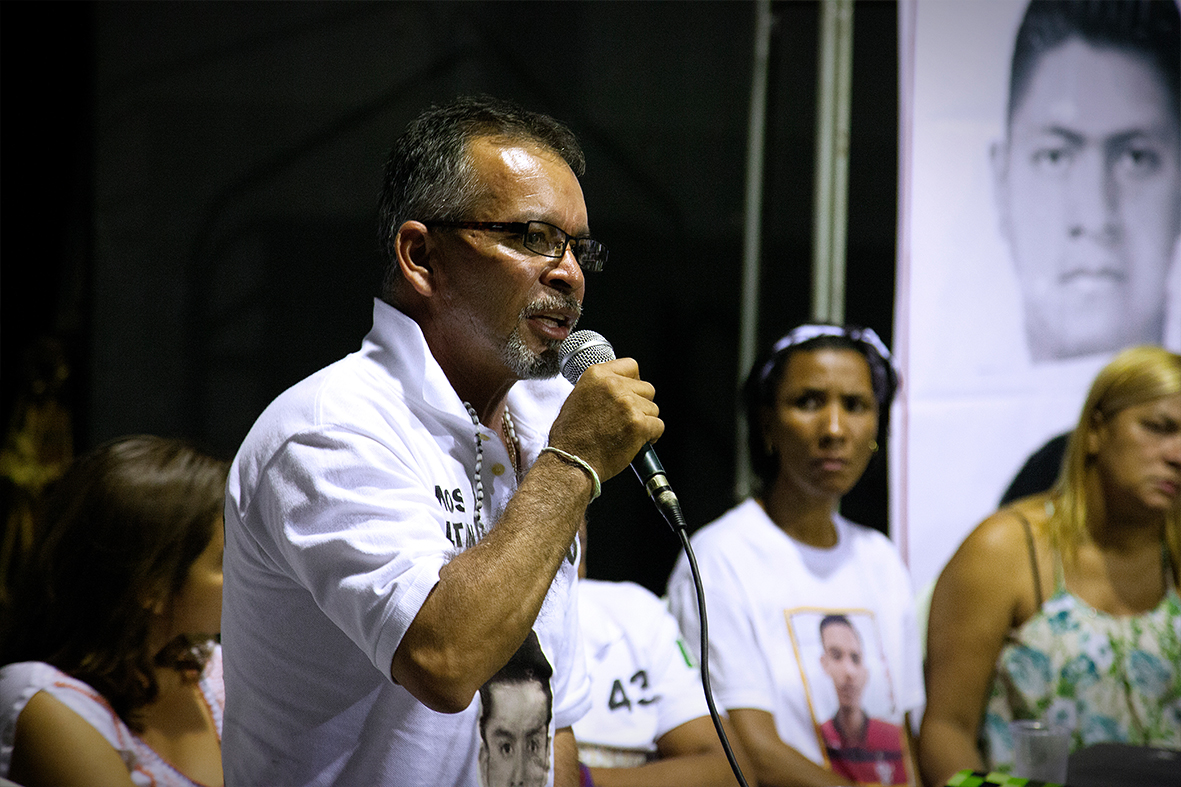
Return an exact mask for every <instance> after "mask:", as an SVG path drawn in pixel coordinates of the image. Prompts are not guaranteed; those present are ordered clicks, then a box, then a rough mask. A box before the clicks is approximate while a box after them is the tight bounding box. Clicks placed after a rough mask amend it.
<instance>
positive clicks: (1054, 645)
mask: <svg viewBox="0 0 1181 787" xmlns="http://www.w3.org/2000/svg"><path fill="white" fill-rule="evenodd" d="M1165 561H1166V562H1165V576H1166V577H1171V576H1172V572H1171V571H1170V570H1169V568H1168V562H1167V561H1168V553H1167V551H1166V553H1165ZM1054 575H1055V589H1054V595H1053V596H1051V597H1050V598H1049V599H1047V600H1046V601H1045V603H1043V604H1042V605H1041V609H1040V611H1039V612H1038V613H1037V614H1035V615H1034V616H1033V617H1031V618H1030V619H1029V620H1027V621H1026V622H1025V623H1024V624H1023V625H1022V626H1021V627H1020V628H1019V629H1017V630H1015V631H1013V632H1010V634H1009V636H1008V638H1007V639H1006V642H1005V644H1004V646H1003V647H1002V648H1001V652H1000V657H999V658H998V659H997V666H996V674H995V676H994V678H993V684H992V691H991V693H990V696H989V699H988V705H987V708H986V710H985V714H984V720H983V723H982V726H981V728H980V741H979V743H980V750H981V752H982V753H983V755H984V760H985V763H986V764H987V765H988V767H989V768H991V769H995V770H1004V771H1007V770H1009V769H1010V768H1011V767H1012V765H1013V740H1012V737H1011V736H1010V735H1009V722H1010V721H1011V720H1013V719H1044V720H1046V721H1051V722H1054V723H1056V724H1060V725H1062V726H1065V727H1068V728H1069V729H1071V730H1073V735H1072V740H1071V751H1074V750H1075V749H1079V748H1082V747H1083V746H1089V745H1091V744H1093V743H1101V742H1116V743H1130V744H1133V745H1138V746H1160V747H1165V748H1170V749H1181V598H1179V597H1178V595H1177V591H1176V589H1175V588H1174V587H1173V585H1172V583H1171V582H1166V584H1168V586H1169V588H1168V590H1167V591H1166V593H1165V595H1164V598H1162V599H1161V601H1160V603H1159V604H1158V605H1157V606H1156V608H1155V609H1151V610H1149V611H1148V612H1145V613H1143V614H1140V615H1131V616H1113V615H1109V614H1107V613H1105V612H1102V611H1100V610H1097V609H1094V608H1093V607H1091V606H1090V605H1089V604H1087V603H1086V602H1085V601H1083V600H1082V599H1080V598H1078V597H1077V596H1075V595H1073V594H1071V593H1070V592H1069V591H1067V590H1066V583H1065V580H1064V578H1063V572H1062V561H1061V557H1060V556H1059V555H1057V554H1055V556H1054Z"/></svg>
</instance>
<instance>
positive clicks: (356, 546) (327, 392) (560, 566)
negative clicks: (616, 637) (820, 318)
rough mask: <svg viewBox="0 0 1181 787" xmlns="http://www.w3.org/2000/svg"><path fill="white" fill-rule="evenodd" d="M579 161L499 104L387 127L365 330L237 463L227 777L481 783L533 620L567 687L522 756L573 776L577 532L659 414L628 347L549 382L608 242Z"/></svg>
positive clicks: (228, 591) (582, 676)
mask: <svg viewBox="0 0 1181 787" xmlns="http://www.w3.org/2000/svg"><path fill="white" fill-rule="evenodd" d="M583 168H584V160H583V154H582V152H581V150H580V149H579V146H578V143H577V141H576V140H575V139H574V136H573V135H572V133H571V132H570V131H569V130H568V129H567V128H566V127H565V126H563V125H562V124H560V123H558V122H557V121H555V120H553V119H551V118H549V117H546V116H544V115H540V114H536V113H533V112H529V111H526V110H524V109H522V108H520V107H517V106H515V105H512V104H508V103H505V102H502V101H498V100H495V99H488V98H464V99H459V100H457V101H455V102H452V103H450V104H448V105H445V106H441V107H432V108H431V109H429V110H427V111H426V112H425V113H423V114H422V115H420V116H419V117H418V118H417V119H416V120H414V121H413V122H412V123H411V124H410V126H409V128H408V129H407V130H406V132H405V133H404V134H403V135H402V136H401V137H400V138H399V139H398V140H397V142H396V143H395V144H394V147H393V150H392V152H391V153H390V157H389V160H388V162H387V164H386V172H385V178H384V184H383V192H382V197H381V205H380V208H381V239H382V243H383V246H384V248H385V251H386V256H387V268H386V272H385V279H384V283H383V286H382V291H381V297H380V298H378V299H376V300H375V302H374V307H373V328H372V330H371V331H370V332H369V334H368V335H367V336H366V337H365V340H364V342H363V343H362V345H361V348H360V350H358V351H357V352H355V353H353V354H351V355H349V356H347V357H345V358H344V359H342V360H340V361H338V362H336V363H334V364H332V365H330V366H328V367H326V368H324V369H322V370H320V371H319V372H317V373H315V374H313V375H312V376H311V377H309V378H307V379H306V380H304V381H302V382H300V383H298V384H296V385H295V386H294V387H292V388H291V389H289V390H288V391H286V392H285V393H283V394H282V395H280V396H279V398H278V399H276V400H275V401H274V402H273V403H272V404H271V405H270V406H269V407H268V408H267V409H266V410H265V411H264V413H263V414H262V415H261V416H260V418H259V419H258V421H257V423H256V424H255V425H254V427H253V428H252V429H251V431H250V433H249V435H248V436H247V438H246V440H245V442H244V443H243V445H242V447H241V449H240V450H239V452H238V455H237V457H236V459H235V461H234V465H233V468H232V469H231V473H230V479H229V483H228V486H227V499H226V552H225V589H224V605H223V609H224V612H223V623H222V638H223V646H224V655H225V676H226V695H227V706H226V719H225V735H224V741H223V759H224V764H225V773H226V784H227V785H230V787H236V786H237V785H278V784H282V785H304V784H317V785H327V784H349V785H354V784H365V785H424V786H426V785H439V787H443V786H444V785H446V786H447V787H452V786H455V785H458V786H462V787H486V785H483V784H482V782H484V781H485V780H486V773H487V772H488V771H490V769H489V768H488V767H484V768H481V765H480V748H481V741H482V740H483V739H482V737H481V735H482V732H483V734H484V735H485V736H488V735H494V734H495V731H487V730H485V731H482V730H481V728H480V719H481V707H480V705H481V698H480V697H481V692H480V689H481V687H482V686H484V684H486V683H488V681H489V680H490V679H492V678H493V677H494V676H496V675H497V673H498V672H500V671H501V669H502V668H503V667H505V665H506V664H508V663H509V661H510V659H512V657H513V656H514V654H516V653H517V651H518V650H519V649H520V647H521V645H522V643H524V642H525V641H526V639H527V638H528V639H529V641H530V642H532V641H533V638H534V637H535V638H536V641H537V643H538V644H539V645H540V648H539V649H536V648H533V649H531V652H532V654H533V655H532V658H533V659H534V661H535V662H537V663H536V669H535V672H536V674H541V675H547V676H549V677H547V678H546V680H548V681H549V682H550V685H549V686H548V694H549V697H548V699H547V701H548V702H549V703H550V707H549V708H548V709H547V714H548V725H549V730H548V733H547V734H545V735H542V734H540V733H538V734H537V735H535V736H533V737H532V739H533V740H536V741H544V742H545V743H544V745H543V746H542V747H538V748H539V750H538V751H535V752H531V756H530V758H528V760H529V763H530V768H531V769H534V770H536V769H537V768H542V769H544V770H543V773H545V774H546V776H545V783H546V784H553V785H556V786H557V787H573V786H574V785H577V784H578V764H577V751H576V748H575V743H574V739H573V734H572V733H571V731H570V726H571V725H572V724H573V723H574V721H575V720H576V719H578V718H579V717H580V716H581V715H582V714H583V713H584V712H585V711H586V709H587V707H589V697H588V689H589V682H588V678H587V674H586V668H585V661H584V658H583V654H582V651H581V647H582V646H581V641H580V637H579V634H578V620H577V604H576V600H575V596H574V594H573V591H574V584H575V581H576V579H575V578H576V575H577V568H578V542H577V538H576V534H577V532H578V526H579V523H580V522H581V520H582V517H583V515H584V513H585V511H586V507H587V505H588V504H589V503H590V501H591V500H592V499H594V497H595V496H596V495H597V494H598V492H599V488H600V484H601V482H602V481H605V480H606V479H607V478H610V477H611V476H614V475H615V474H616V473H618V472H619V471H620V470H622V469H623V468H625V467H626V466H627V465H628V463H629V462H630V461H631V460H632V458H633V457H634V456H635V454H636V453H637V451H638V450H639V449H640V447H641V446H642V445H644V444H645V443H646V442H651V441H655V440H656V439H657V438H659V436H660V435H661V433H662V432H663V429H664V424H663V423H662V422H661V420H660V419H659V417H658V409H657V407H656V404H655V402H654V401H653V395H654V391H653V388H652V386H651V385H650V384H648V383H646V382H644V381H643V380H641V379H640V378H639V372H638V368H637V366H636V363H635V362H634V361H633V360H630V359H619V360H612V361H608V362H605V363H601V364H597V365H595V366H594V367H593V368H591V369H589V370H588V371H587V372H586V373H584V374H582V376H581V377H580V378H579V379H578V382H577V383H576V384H575V385H573V386H571V385H570V383H568V382H566V381H565V380H563V379H562V378H560V377H556V376H555V375H556V374H557V371H558V347H559V346H560V344H561V342H562V341H563V340H564V339H566V338H567V336H568V335H569V334H570V332H571V331H572V330H573V328H574V325H575V323H576V321H577V320H578V317H579V314H580V313H581V309H582V299H583V294H584V289H585V279H584V272H590V271H597V270H599V269H601V267H602V265H603V263H604V262H605V260H606V257H607V250H606V249H605V248H604V247H603V245H602V244H601V243H599V242H598V241H596V240H594V239H593V238H592V237H591V235H590V228H589V224H588V220H587V211H586V205H585V203H584V200H583V195H582V189H581V186H580V185H579V181H578V177H579V176H580V175H581V174H582V172H583ZM539 660H541V661H539ZM542 662H544V663H542ZM544 693H546V692H542V694H544ZM489 710H490V709H489ZM506 712H507V711H506V710H505V708H503V707H502V708H497V709H496V713H495V716H496V717H497V718H499V717H501V716H503V714H504V713H506ZM485 715H486V716H491V715H492V714H491V713H489V714H485ZM519 721H521V720H514V719H510V720H506V721H505V725H506V726H508V725H509V724H512V723H516V722H519ZM541 748H544V749H545V750H544V751H541V750H540V749H541ZM485 766H487V763H485ZM482 773H483V774H485V775H484V776H482V775H481V774H482ZM533 778H534V777H533V776H530V779H533Z"/></svg>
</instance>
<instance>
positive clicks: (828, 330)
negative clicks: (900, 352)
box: [759, 324, 898, 393]
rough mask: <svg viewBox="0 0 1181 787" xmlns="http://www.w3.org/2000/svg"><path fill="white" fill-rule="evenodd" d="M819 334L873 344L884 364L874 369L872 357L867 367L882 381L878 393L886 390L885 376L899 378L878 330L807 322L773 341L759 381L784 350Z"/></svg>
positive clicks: (763, 379)
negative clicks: (876, 331) (880, 367)
mask: <svg viewBox="0 0 1181 787" xmlns="http://www.w3.org/2000/svg"><path fill="white" fill-rule="evenodd" d="M822 336H838V337H841V338H845V339H849V340H851V341H854V342H857V343H860V344H864V345H867V346H869V347H872V348H873V349H874V351H875V352H876V353H877V354H878V356H879V357H880V358H881V359H882V362H883V364H884V367H885V368H882V369H880V370H879V369H875V368H874V366H875V364H874V363H872V359H871V363H870V365H869V366H870V370H871V372H873V377H874V378H878V377H879V375H880V377H881V379H880V381H879V380H878V379H875V383H878V382H880V383H881V384H882V388H881V391H880V393H884V392H886V390H887V388H886V387H887V386H888V385H889V379H888V378H893V379H894V380H897V379H898V371H897V370H896V369H895V368H894V364H893V363H892V361H891V356H890V351H889V350H888V349H887V348H886V345H885V343H884V342H882V340H881V338H879V337H878V335H877V333H875V332H874V330H873V328H860V327H857V326H848V327H845V326H841V325H823V324H808V325H801V326H799V327H797V328H793V329H792V330H791V331H789V332H788V333H787V335H785V336H784V337H783V338H782V339H780V340H779V341H777V342H775V344H774V345H773V346H772V347H771V357H770V358H769V359H768V360H767V362H766V363H765V364H763V368H762V370H761V371H760V372H759V380H760V381H761V382H766V381H767V377H768V376H769V375H770V374H771V370H772V369H773V368H775V362H776V361H777V360H779V356H780V355H781V354H782V353H783V352H784V351H785V350H788V349H789V348H791V347H794V346H796V345H797V344H803V343H804V342H809V341H812V340H813V339H819V338H820V337H822ZM874 388H875V390H877V389H878V385H875V386H874Z"/></svg>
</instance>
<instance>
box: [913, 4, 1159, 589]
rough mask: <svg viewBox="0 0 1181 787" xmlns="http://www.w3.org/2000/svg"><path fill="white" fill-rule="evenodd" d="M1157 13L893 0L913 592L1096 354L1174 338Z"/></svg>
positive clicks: (1065, 424)
mask: <svg viewBox="0 0 1181 787" xmlns="http://www.w3.org/2000/svg"><path fill="white" fill-rule="evenodd" d="M1176 18H1177V6H1176V4H1175V2H1174V0H1157V1H1156V2H1155V3H1149V4H1144V3H1138V2H1129V1H1128V0H1111V2H1086V3H1069V2H1068V3H1058V2H1045V1H1044V0H1033V3H1032V4H1031V3H1029V2H1028V0H953V1H949V0H911V1H910V2H904V3H903V4H902V5H901V6H900V25H899V27H900V34H901V41H900V53H901V71H900V73H901V92H900V96H901V104H900V128H901V140H900V146H901V147H900V178H899V182H900V189H901V193H900V227H899V259H898V271H899V275H898V303H897V308H896V315H897V317H896V321H897V323H896V327H895V345H896V350H897V355H898V357H899V362H900V365H901V367H902V376H903V387H902V390H901V395H900V397H899V399H898V401H897V404H896V408H897V410H896V413H895V414H894V418H893V426H894V430H895V434H894V439H893V440H892V443H891V452H892V455H891V476H892V477H891V507H892V511H891V514H892V521H893V523H894V531H893V532H894V534H895V538H896V540H897V541H898V543H899V547H900V549H901V550H902V552H903V555H904V558H905V559H906V561H907V564H908V566H909V568H910V570H911V574H912V577H913V579H914V583H915V586H916V588H919V589H920V590H921V589H924V588H927V587H928V586H929V584H930V583H931V582H933V581H934V580H935V579H936V578H937V576H938V574H939V572H940V570H941V569H942V567H943V565H944V564H945V563H946V562H947V560H948V559H949V558H950V556H951V554H952V553H953V552H954V551H955V549H956V548H957V547H958V546H959V544H960V542H961V541H962V540H963V538H964V537H965V536H966V535H967V534H968V532H969V531H970V530H971V529H972V528H973V527H974V526H975V525H976V524H978V523H979V522H980V521H981V520H982V519H983V518H984V517H986V516H988V515H989V514H990V513H991V512H992V511H994V510H995V509H996V507H997V504H998V502H999V500H1000V498H1001V497H1002V495H1003V494H1004V492H1005V490H1006V489H1007V488H1008V486H1009V484H1010V482H1011V481H1012V479H1013V477H1014V475H1015V474H1016V473H1017V471H1018V470H1019V469H1020V468H1021V466H1022V465H1023V464H1024V462H1025V460H1026V459H1027V458H1028V457H1029V456H1030V455H1031V454H1032V453H1033V452H1035V451H1036V450H1037V449H1038V448H1039V447H1041V446H1042V445H1043V444H1045V443H1046V442H1047V441H1048V440H1049V439H1050V438H1052V437H1054V436H1056V435H1059V434H1062V433H1064V432H1066V431H1068V430H1070V429H1071V428H1073V426H1074V424H1075V422H1076V420H1077V418H1078V413H1079V411H1080V409H1081V407H1082V403H1083V400H1084V398H1085V395H1086V391H1087V389H1088V387H1089V385H1090V383H1091V381H1092V379H1093V378H1094V376H1095V374H1096V373H1097V372H1098V371H1099V369H1101V368H1102V367H1103V365H1104V364H1106V363H1107V362H1108V361H1109V360H1110V359H1111V358H1112V356H1113V355H1114V354H1115V353H1116V352H1118V351H1119V350H1120V349H1123V348H1124V347H1128V346H1132V345H1136V344H1146V343H1147V344H1163V345H1165V346H1167V347H1170V348H1171V349H1174V350H1176V349H1178V348H1179V347H1181V262H1179V259H1181V251H1179V249H1178V235H1179V234H1181V152H1179V148H1181V142H1179V139H1181V130H1179V125H1181V111H1179V109H1178V101H1179V98H1178V95H1179V92H1181V91H1179V89H1178V70H1179V69H1181V65H1179V62H1181V59H1179V57H1178V54H1177V51H1178V50H1177V39H1178V38H1179V37H1181V34H1179V33H1178V32H1177V31H1178V28H1177V22H1176ZM1005 570H1008V568H1006V569H1005Z"/></svg>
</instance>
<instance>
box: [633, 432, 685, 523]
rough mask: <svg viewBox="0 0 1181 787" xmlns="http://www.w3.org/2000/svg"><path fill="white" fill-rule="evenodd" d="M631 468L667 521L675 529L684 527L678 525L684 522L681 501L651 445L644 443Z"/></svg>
mask: <svg viewBox="0 0 1181 787" xmlns="http://www.w3.org/2000/svg"><path fill="white" fill-rule="evenodd" d="M631 466H632V470H635V471H636V477H637V478H639V479H640V483H641V484H643V486H644V491H645V492H647V493H648V497H649V498H651V500H652V502H653V503H655V504H656V507H657V508H658V509H659V510H660V513H661V514H663V515H664V518H665V520H667V521H668V523H669V524H670V525H672V527H673V528H674V529H676V528H677V527H678V526H683V525H678V522H683V520H682V519H681V516H680V510H681V504H680V501H679V500H677V496H676V493H674V492H673V488H672V485H671V484H669V482H668V478H667V477H666V476H665V475H664V466H663V465H662V464H660V459H659V458H657V456H656V449H655V448H653V447H652V444H651V443H644V445H643V446H641V448H640V450H639V453H637V454H636V456H635V458H634V459H632V461H631Z"/></svg>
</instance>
